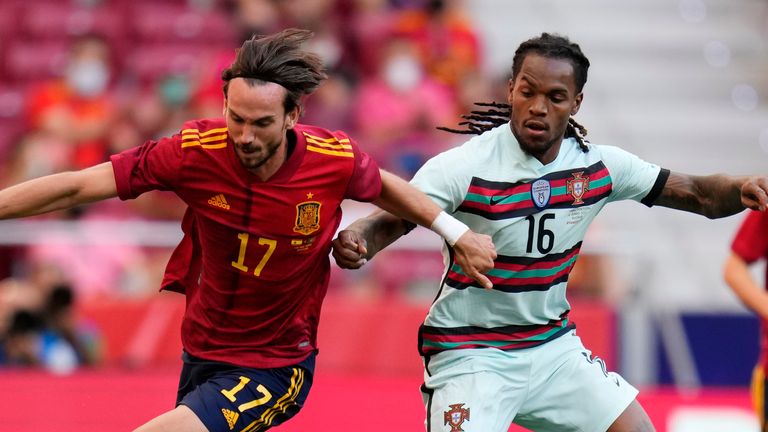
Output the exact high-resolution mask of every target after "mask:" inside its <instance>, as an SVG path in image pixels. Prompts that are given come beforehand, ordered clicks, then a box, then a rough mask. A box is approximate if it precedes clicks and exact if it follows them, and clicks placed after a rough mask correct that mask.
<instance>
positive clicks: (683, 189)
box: [655, 173, 748, 219]
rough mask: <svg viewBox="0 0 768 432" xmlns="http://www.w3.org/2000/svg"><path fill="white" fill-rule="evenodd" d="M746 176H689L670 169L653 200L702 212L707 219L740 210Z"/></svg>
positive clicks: (663, 204)
mask: <svg viewBox="0 0 768 432" xmlns="http://www.w3.org/2000/svg"><path fill="white" fill-rule="evenodd" d="M747 179H748V177H732V176H727V175H723V174H714V175H709V176H691V175H686V174H679V173H672V174H670V176H669V179H668V180H667V184H666V185H665V186H664V189H663V190H662V192H661V195H659V198H658V199H657V200H656V202H655V204H656V205H660V206H664V207H670V208H674V209H678V210H685V211H689V212H692V213H698V214H701V215H704V216H706V217H708V218H710V219H715V218H721V217H725V216H730V215H733V214H736V213H739V212H740V211H742V210H744V204H743V203H742V200H741V186H742V185H743V184H744V182H745V181H747Z"/></svg>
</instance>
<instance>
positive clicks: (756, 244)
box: [731, 211, 768, 370]
mask: <svg viewBox="0 0 768 432" xmlns="http://www.w3.org/2000/svg"><path fill="white" fill-rule="evenodd" d="M731 250H732V251H733V253H734V254H736V255H738V256H739V257H741V259H743V260H744V261H745V262H747V263H749V264H751V263H754V262H755V261H758V260H760V259H762V260H763V261H766V260H768V212H758V211H749V213H748V214H747V217H746V218H745V219H744V222H742V224H741V226H740V227H739V230H738V232H737V233H736V237H734V239H733V243H732V244H731ZM765 283H766V288H768V266H766V272H765ZM761 333H762V340H761V343H760V358H761V364H762V365H763V369H764V370H768V321H766V320H762V322H761Z"/></svg>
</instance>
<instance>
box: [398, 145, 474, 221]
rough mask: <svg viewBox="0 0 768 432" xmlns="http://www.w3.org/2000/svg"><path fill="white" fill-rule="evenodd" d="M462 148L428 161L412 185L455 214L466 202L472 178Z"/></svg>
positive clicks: (417, 173) (412, 181)
mask: <svg viewBox="0 0 768 432" xmlns="http://www.w3.org/2000/svg"><path fill="white" fill-rule="evenodd" d="M461 151H462V148H454V149H451V150H448V151H446V152H443V153H440V154H439V155H437V156H435V157H433V158H432V159H430V160H428V161H427V162H426V163H425V164H424V165H423V166H422V167H421V168H420V169H419V170H418V171H417V172H416V174H415V175H414V176H413V179H412V180H411V184H412V185H413V186H415V187H416V188H417V189H419V190H421V191H422V192H424V193H425V194H427V196H429V197H430V198H432V200H433V201H434V202H435V203H436V204H437V205H438V206H439V207H440V208H442V209H443V210H445V211H447V212H448V213H454V212H455V211H456V209H457V208H458V207H459V205H460V204H461V202H462V201H463V200H464V195H465V194H466V191H467V188H468V187H469V182H470V181H471V176H468V175H467V162H466V160H464V161H463V163H462V157H461V156H460V155H461Z"/></svg>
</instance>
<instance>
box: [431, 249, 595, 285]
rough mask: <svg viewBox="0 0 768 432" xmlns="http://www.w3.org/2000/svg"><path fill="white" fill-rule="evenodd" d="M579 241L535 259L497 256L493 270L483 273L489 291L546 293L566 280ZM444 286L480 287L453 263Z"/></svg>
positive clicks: (573, 262) (576, 252)
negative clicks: (564, 249) (560, 250)
mask: <svg viewBox="0 0 768 432" xmlns="http://www.w3.org/2000/svg"><path fill="white" fill-rule="evenodd" d="M580 250H581V242H578V243H576V244H575V245H574V246H573V247H571V248H570V249H568V250H566V251H564V252H561V253H556V254H550V255H546V256H543V257H539V258H531V257H513V256H506V255H499V256H498V257H497V258H496V260H495V261H494V267H493V269H491V271H489V272H488V273H486V276H488V278H489V279H490V280H491V282H492V283H493V289H494V290H497V291H503V292H528V291H547V290H548V289H550V288H551V287H553V286H555V285H557V284H559V283H562V282H566V281H568V275H569V274H570V273H571V270H573V266H574V265H575V264H576V259H577V258H578V257H579V251H580ZM445 283H446V284H447V285H448V286H450V287H453V288H456V289H465V288H469V287H475V288H482V287H480V285H478V284H477V282H475V281H474V280H473V279H472V278H470V277H469V276H467V275H465V274H464V273H463V272H462V271H461V267H459V266H458V265H457V264H453V265H452V266H451V269H450V270H449V271H448V275H447V277H446V280H445Z"/></svg>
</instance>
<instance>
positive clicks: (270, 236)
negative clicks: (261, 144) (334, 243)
mask: <svg viewBox="0 0 768 432" xmlns="http://www.w3.org/2000/svg"><path fill="white" fill-rule="evenodd" d="M289 133H292V134H295V138H296V139H295V141H296V143H295V148H294V150H293V152H292V153H291V155H290V156H289V157H288V159H287V160H286V162H285V163H284V164H283V166H282V167H281V168H280V169H279V170H278V171H277V173H275V174H274V175H273V176H272V177H271V178H270V179H269V180H267V181H261V180H260V179H259V178H258V177H257V176H255V175H254V174H252V173H250V172H249V171H247V170H246V169H245V168H244V167H243V166H242V165H241V163H240V162H239V160H238V159H237V156H236V155H235V152H234V149H233V147H232V142H231V140H230V139H229V136H228V133H227V128H226V123H225V122H224V120H200V121H192V122H188V123H186V124H185V125H184V127H183V130H182V131H181V132H180V133H179V134H177V135H174V136H172V137H170V138H164V139H161V140H159V141H148V142H146V143H145V144H143V145H142V146H139V147H136V148H134V149H130V150H127V151H124V152H122V153H120V154H117V155H114V156H112V158H111V160H112V164H113V166H114V171H115V181H116V183H117V191H118V196H119V197H120V198H121V199H130V198H136V197H137V196H139V195H141V194H142V193H144V192H146V191H149V190H155V189H157V190H170V191H174V192H175V193H176V194H177V195H178V196H179V197H180V198H181V199H183V200H184V202H186V204H187V205H188V210H187V213H186V215H185V217H184V220H183V222H182V229H183V230H184V238H183V240H182V242H181V244H180V245H179V246H178V247H177V248H176V250H175V251H174V253H173V255H172V256H171V259H170V260H169V263H168V266H167V268H166V273H165V278H164V280H163V285H162V289H168V290H174V291H180V292H184V293H185V294H186V312H185V314H184V320H183V323H182V328H181V338H182V344H183V346H184V349H185V350H186V351H187V352H189V353H190V354H192V355H194V356H197V357H200V358H204V359H207V360H215V361H222V362H227V363H232V364H236V365H240V366H247V367H255V368H272V367H282V366H287V365H290V364H294V363H297V362H299V361H301V360H303V359H304V358H306V357H307V356H308V355H309V354H310V353H311V352H312V351H313V350H315V349H316V342H317V325H318V319H319V316H320V305H321V302H322V300H323V297H324V296H325V293H326V290H327V288H328V279H329V276H330V261H329V258H328V255H329V252H330V249H331V246H330V245H331V240H332V239H333V236H334V235H335V232H336V230H337V228H338V226H339V223H340V222H341V208H340V204H341V202H342V200H344V199H346V198H350V199H354V200H358V201H373V200H375V199H376V198H377V197H378V196H379V193H380V192H381V177H380V174H379V170H378V167H377V165H376V163H375V162H374V161H373V160H372V159H371V158H370V157H369V156H368V155H366V154H365V153H363V152H361V151H360V150H359V149H358V147H357V144H356V143H355V142H354V141H352V140H351V139H350V138H349V137H347V136H346V135H345V134H344V133H341V132H330V131H327V130H325V129H321V128H317V127H312V126H307V125H301V124H299V125H296V127H295V129H293V132H289Z"/></svg>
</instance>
